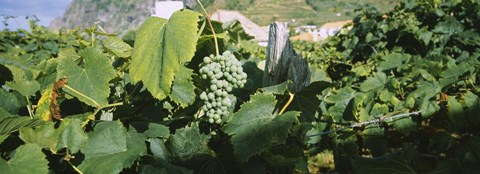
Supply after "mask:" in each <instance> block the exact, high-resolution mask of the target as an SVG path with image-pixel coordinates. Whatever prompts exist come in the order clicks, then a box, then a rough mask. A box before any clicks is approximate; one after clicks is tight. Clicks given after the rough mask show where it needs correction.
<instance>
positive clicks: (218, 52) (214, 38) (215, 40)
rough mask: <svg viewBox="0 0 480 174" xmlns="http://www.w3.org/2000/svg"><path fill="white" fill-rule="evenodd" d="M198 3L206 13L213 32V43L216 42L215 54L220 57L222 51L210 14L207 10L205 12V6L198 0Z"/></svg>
mask: <svg viewBox="0 0 480 174" xmlns="http://www.w3.org/2000/svg"><path fill="white" fill-rule="evenodd" d="M216 1H218V0H215V3H216ZM197 2H198V4H199V5H200V7H201V8H202V10H203V13H205V18H206V19H207V21H208V25H210V29H211V30H212V34H213V41H214V42H215V53H216V55H217V56H218V55H220V51H219V49H218V41H217V35H216V34H215V30H214V29H213V25H212V21H210V14H209V13H208V12H207V10H205V7H203V4H202V3H201V2H200V0H197Z"/></svg>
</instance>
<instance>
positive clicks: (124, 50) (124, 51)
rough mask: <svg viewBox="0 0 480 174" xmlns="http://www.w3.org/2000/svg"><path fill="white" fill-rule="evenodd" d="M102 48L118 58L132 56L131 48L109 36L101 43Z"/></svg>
mask: <svg viewBox="0 0 480 174" xmlns="http://www.w3.org/2000/svg"><path fill="white" fill-rule="evenodd" d="M103 46H105V48H107V49H108V51H110V52H112V53H113V54H115V55H116V56H118V57H123V58H125V57H129V56H130V55H131V54H132V47H130V45H128V44H127V43H125V42H124V41H123V40H122V39H119V38H117V37H114V36H111V37H108V38H107V39H106V40H105V41H103Z"/></svg>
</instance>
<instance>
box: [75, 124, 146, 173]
mask: <svg viewBox="0 0 480 174" xmlns="http://www.w3.org/2000/svg"><path fill="white" fill-rule="evenodd" d="M81 151H82V153H83V154H85V160H83V162H82V163H81V164H80V166H78V168H79V170H80V171H82V172H83V173H105V174H110V173H111V174H113V173H120V172H121V171H122V170H123V169H124V168H127V167H130V166H131V165H132V164H133V163H134V162H135V161H136V160H137V159H139V158H140V157H141V156H142V155H144V154H146V153H147V148H146V145H145V137H144V136H142V135H141V134H138V133H137V132H136V131H135V130H134V129H133V128H131V129H130V131H129V132H127V130H126V128H125V127H124V126H123V124H122V123H121V122H119V121H109V122H100V123H98V124H97V125H95V127H94V130H93V132H92V133H89V134H88V141H87V143H86V144H85V145H84V146H83V147H82V148H81ZM99 166H108V167H99Z"/></svg>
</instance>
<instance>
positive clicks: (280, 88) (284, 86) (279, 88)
mask: <svg viewBox="0 0 480 174" xmlns="http://www.w3.org/2000/svg"><path fill="white" fill-rule="evenodd" d="M292 83H293V82H292V81H290V80H287V81H285V82H283V83H280V84H277V85H272V86H268V87H264V88H261V89H260V90H262V91H263V92H267V93H273V94H285V92H287V91H288V86H289V85H291V84H292Z"/></svg>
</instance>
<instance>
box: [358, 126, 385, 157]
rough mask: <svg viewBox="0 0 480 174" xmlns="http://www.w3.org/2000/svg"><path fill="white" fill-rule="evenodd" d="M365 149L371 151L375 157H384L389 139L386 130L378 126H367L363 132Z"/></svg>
mask: <svg viewBox="0 0 480 174" xmlns="http://www.w3.org/2000/svg"><path fill="white" fill-rule="evenodd" d="M363 144H364V147H366V148H368V149H370V151H371V152H372V155H373V156H374V157H377V156H380V155H383V154H384V153H385V151H386V150H387V138H386V137H385V133H384V128H382V127H379V126H377V125H372V126H367V127H365V130H364V131H363Z"/></svg>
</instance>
